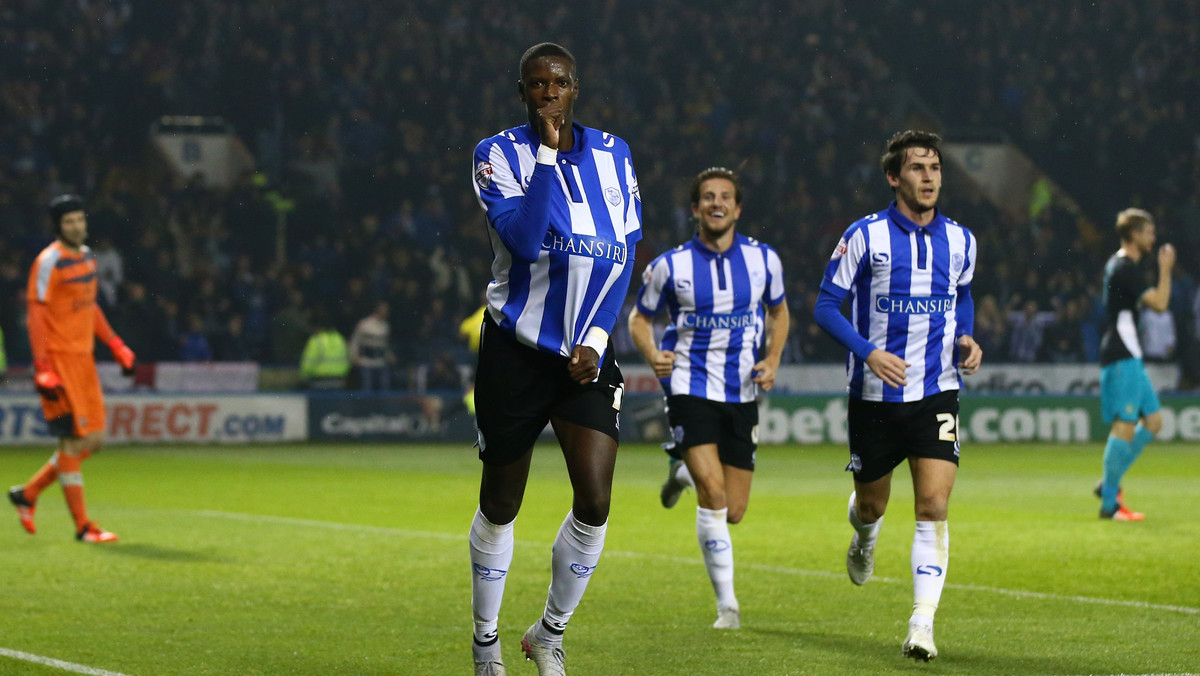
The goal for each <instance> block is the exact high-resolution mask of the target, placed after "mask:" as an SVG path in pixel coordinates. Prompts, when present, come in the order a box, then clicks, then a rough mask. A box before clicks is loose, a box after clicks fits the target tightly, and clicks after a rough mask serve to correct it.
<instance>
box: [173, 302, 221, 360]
mask: <svg viewBox="0 0 1200 676" xmlns="http://www.w3.org/2000/svg"><path fill="white" fill-rule="evenodd" d="M212 358H213V353H212V347H211V346H210V345H209V344H208V334H206V333H205V332H204V318H202V317H201V316H200V315H198V314H196V313H194V312H191V313H188V316H187V330H186V331H184V332H183V335H182V336H180V337H179V361H212Z"/></svg>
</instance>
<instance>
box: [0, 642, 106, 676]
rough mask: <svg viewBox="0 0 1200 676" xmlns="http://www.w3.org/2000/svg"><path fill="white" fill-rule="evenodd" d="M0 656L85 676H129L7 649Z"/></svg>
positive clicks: (3, 649)
mask: <svg viewBox="0 0 1200 676" xmlns="http://www.w3.org/2000/svg"><path fill="white" fill-rule="evenodd" d="M0 656H3V657H11V658H12V659H14V660H22V661H25V662H33V663H34V664H40V665H42V666H46V667H54V668H55V669H62V670H63V671H70V672H72V673H76V674H86V676H129V675H128V674H122V673H121V672H119V671H108V670H107V669H97V668H95V667H89V666H86V665H83V664H75V663H74V662H64V661H63V660H56V659H54V658H53V657H43V656H41V655H34V654H33V653H25V652H21V651H20V650H9V649H8V648H0Z"/></svg>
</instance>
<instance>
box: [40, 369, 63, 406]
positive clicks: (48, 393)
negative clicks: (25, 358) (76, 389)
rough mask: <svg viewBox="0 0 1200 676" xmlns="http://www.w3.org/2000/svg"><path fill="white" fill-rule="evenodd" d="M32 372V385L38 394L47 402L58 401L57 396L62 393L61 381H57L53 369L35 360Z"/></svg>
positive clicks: (57, 378) (56, 375)
mask: <svg viewBox="0 0 1200 676" xmlns="http://www.w3.org/2000/svg"><path fill="white" fill-rule="evenodd" d="M33 371H34V373H33V385H34V387H36V388H37V391H38V394H40V395H42V396H43V397H45V398H46V399H48V400H49V401H58V396H59V394H60V393H61V392H62V391H63V386H62V380H60V379H59V377H58V374H57V373H55V372H54V369H52V368H50V364H49V363H45V362H43V361H42V360H40V359H35V360H34V362H33Z"/></svg>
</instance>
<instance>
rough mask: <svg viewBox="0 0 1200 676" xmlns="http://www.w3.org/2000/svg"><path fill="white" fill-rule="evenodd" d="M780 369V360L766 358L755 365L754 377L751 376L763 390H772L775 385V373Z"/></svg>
mask: <svg viewBox="0 0 1200 676" xmlns="http://www.w3.org/2000/svg"><path fill="white" fill-rule="evenodd" d="M778 371H779V362H774V361H771V360H770V359H764V360H762V361H760V362H758V363H757V364H755V365H754V368H753V372H754V377H753V378H751V380H753V381H754V382H756V383H758V386H759V387H761V388H762V390H763V392H770V391H771V388H772V387H775V374H776V373H777V372H778Z"/></svg>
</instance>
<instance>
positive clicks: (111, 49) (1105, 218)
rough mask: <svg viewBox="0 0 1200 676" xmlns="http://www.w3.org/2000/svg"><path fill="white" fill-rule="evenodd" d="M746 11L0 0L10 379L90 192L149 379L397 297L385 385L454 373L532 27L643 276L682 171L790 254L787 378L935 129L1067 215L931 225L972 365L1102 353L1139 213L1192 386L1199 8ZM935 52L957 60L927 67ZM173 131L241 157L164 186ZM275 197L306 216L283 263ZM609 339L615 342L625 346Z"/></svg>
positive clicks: (265, 0) (1011, 5) (98, 242)
mask: <svg viewBox="0 0 1200 676" xmlns="http://www.w3.org/2000/svg"><path fill="white" fill-rule="evenodd" d="M701 4H703V3H701ZM735 5H736V11H734V8H733V7H732V6H730V5H728V4H727V3H721V4H716V3H714V8H715V7H720V8H724V9H726V10H728V11H721V12H715V11H700V10H701V9H702V8H699V7H698V6H697V5H696V3H694V2H686V1H685V0H664V1H663V2H657V3H634V2H631V1H627V0H606V1H605V2H601V3H596V4H595V5H594V6H592V7H589V8H586V9H585V8H567V7H566V6H564V5H561V4H559V3H548V2H540V1H535V2H528V3H522V4H521V5H519V6H517V5H498V4H495V3H492V4H484V5H476V4H475V3H470V2H467V1H466V0H442V1H440V2H432V1H430V0H418V1H414V2H409V3H378V2H370V1H369V0H338V1H336V2H334V1H333V0H324V1H316V2H307V3H276V2H271V1H269V0H209V1H206V2H194V3H163V2H158V1H157V0H72V1H71V2H67V3H63V2H54V1H51V0H15V1H14V2H11V3H5V6H4V7H3V8H2V9H0V232H3V236H2V237H0V299H2V304H0V328H2V329H3V331H4V336H5V338H6V344H7V348H8V354H9V361H10V363H22V362H28V360H29V355H28V345H27V341H26V338H25V332H24V330H23V326H22V324H23V317H24V307H23V304H24V286H25V282H26V275H27V274H28V270H29V265H30V263H31V261H32V259H33V256H34V255H35V254H36V253H37V251H38V250H40V248H41V247H42V246H44V245H45V243H46V241H47V239H48V237H49V230H48V223H47V219H46V216H45V204H46V203H47V202H48V201H49V199H50V197H51V196H53V195H55V194H59V193H62V192H69V191H71V192H78V193H80V194H82V195H84V196H85V198H86V199H87V200H88V207H89V226H90V231H91V240H90V241H91V243H92V244H93V246H94V249H95V250H96V252H97V257H98V262H99V266H100V269H101V275H102V280H103V281H102V289H101V296H102V302H103V303H104V305H105V310H106V312H107V313H108V315H109V317H110V318H111V320H112V323H113V326H114V328H116V329H117V330H118V331H119V332H120V333H121V334H122V335H123V336H124V338H125V340H126V342H127V343H128V344H129V345H130V346H133V347H134V348H135V349H136V350H137V352H138V355H139V357H140V358H141V359H143V360H147V361H163V360H206V359H216V360H246V359H251V360H259V361H262V362H264V363H271V364H288V365H295V364H296V363H298V361H299V359H300V354H301V351H302V350H303V347H304V344H305V341H306V340H307V338H308V337H309V335H310V334H311V333H312V332H313V328H314V327H313V321H312V318H313V314H314V313H315V312H318V311H319V312H320V313H321V315H322V316H328V317H329V318H330V321H331V322H332V324H333V325H334V326H335V327H336V328H337V329H338V330H339V332H341V333H342V334H343V335H344V336H346V337H349V336H350V335H351V333H352V332H353V330H354V328H355V326H356V325H357V323H358V322H359V321H360V320H361V319H363V318H364V317H366V316H367V315H369V314H370V313H371V312H372V310H373V308H375V307H376V305H377V303H378V302H380V301H386V302H388V304H389V306H390V308H391V312H390V314H389V322H390V328H391V332H390V340H391V344H392V352H393V354H394V355H395V361H396V369H397V378H394V379H393V381H392V382H393V383H394V384H396V385H398V386H400V387H406V386H411V384H412V381H411V380H409V379H408V378H409V374H410V373H411V372H412V371H413V367H415V366H417V365H422V364H425V365H428V364H433V363H438V364H440V365H441V366H442V367H443V368H442V370H443V371H444V370H445V368H444V366H445V364H446V363H447V361H448V360H449V361H458V362H460V363H471V362H473V358H472V357H471V356H470V355H469V353H468V352H467V351H466V348H465V346H462V345H463V344H462V342H461V340H459V339H458V337H457V334H458V325H459V322H460V321H461V320H462V318H463V317H465V316H467V315H469V314H471V313H472V312H473V311H474V310H475V309H476V308H477V307H478V305H479V303H480V300H481V294H482V291H483V288H484V286H485V284H486V282H487V280H489V279H490V278H491V277H490V272H489V270H488V265H489V263H490V261H491V253H490V250H489V248H488V241H487V235H486V231H485V227H486V226H485V221H484V218H483V215H482V213H481V211H480V209H479V206H478V204H477V203H476V198H475V196H474V194H473V191H472V189H471V184H470V180H471V173H470V172H471V168H470V166H469V165H470V155H471V150H472V148H473V147H474V144H475V143H476V142H477V141H478V140H479V139H481V138H483V137H485V136H487V135H489V134H491V133H493V132H494V131H495V130H496V129H502V128H505V127H509V126H516V125H518V124H521V123H522V122H523V120H524V117H523V113H522V110H521V107H520V104H519V103H518V101H517V98H516V86H515V85H516V79H517V72H516V61H517V57H518V56H519V51H520V50H521V49H523V48H524V47H525V46H527V45H529V44H532V43H534V42H536V41H538V40H543V39H550V40H554V41H557V42H561V43H563V44H565V45H566V46H568V47H569V48H571V49H573V50H574V51H575V52H576V55H577V56H578V57H579V59H580V62H581V63H582V64H584V65H585V67H584V69H583V71H582V72H581V73H580V80H581V91H582V96H581V100H580V103H579V107H578V110H579V113H578V115H579V118H580V121H581V122H582V123H584V124H587V125H588V126H593V127H598V128H603V129H606V130H611V131H613V132H614V133H616V134H618V135H620V136H621V137H622V138H624V139H625V140H626V141H628V143H629V145H630V147H631V148H632V149H633V152H634V156H635V160H636V162H637V166H638V168H639V171H640V172H641V174H640V175H639V182H640V186H641V192H642V195H643V200H644V220H645V227H644V231H645V240H644V241H643V243H642V244H641V245H639V247H638V259H639V261H638V263H639V265H638V271H639V272H640V268H641V266H644V265H645V263H646V262H648V261H649V260H650V259H651V258H653V257H654V256H655V255H656V254H657V253H660V252H661V251H663V250H664V249H666V248H667V247H670V246H673V245H674V244H676V243H678V242H680V241H683V240H684V239H686V238H687V236H688V235H689V233H690V232H691V230H692V225H691V224H690V222H689V219H688V214H689V210H688V205H687V203H686V202H687V188H688V184H689V181H690V177H692V176H694V175H695V174H696V173H697V172H698V171H699V170H700V169H703V168H704V167H707V166H711V165H725V166H729V167H732V168H735V169H736V170H738V171H739V173H740V174H741V176H742V179H743V183H744V186H745V190H746V192H747V194H748V195H752V196H753V199H752V200H749V201H748V206H747V208H746V210H745V212H744V213H743V222H742V224H741V225H740V226H739V230H740V231H742V232H745V233H747V234H750V235H752V236H754V235H757V236H761V237H762V238H763V239H764V240H766V241H769V242H771V243H772V244H773V245H774V246H775V248H776V249H777V250H778V251H779V252H780V254H781V256H782V257H783V261H784V267H785V271H786V274H787V284H788V288H787V292H788V295H789V296H790V297H791V299H792V301H791V307H792V317H793V322H794V325H793V328H792V332H791V339H790V342H789V344H788V346H787V349H786V350H785V352H784V360H785V362H791V363H795V362H814V361H817V362H828V361H837V360H840V359H842V358H843V352H842V350H841V349H840V348H838V347H837V346H836V344H835V343H834V342H833V340H832V339H830V338H829V337H828V336H826V335H824V334H823V333H822V331H821V330H820V329H819V327H817V325H816V323H815V322H814V321H813V317H812V309H813V303H814V302H815V299H816V292H817V287H818V284H819V282H820V277H821V270H822V269H823V268H824V264H825V262H826V260H827V259H828V256H829V253H830V252H831V251H832V250H833V248H834V246H835V244H836V242H837V240H838V237H839V236H840V234H841V232H842V231H843V230H844V229H845V227H846V226H847V225H848V224H849V223H851V222H852V221H853V220H855V219H857V218H859V217H861V216H863V215H865V214H867V213H870V212H871V211H873V210H875V209H876V208H877V206H878V204H880V203H881V202H884V201H886V199H887V198H888V194H887V192H886V186H885V185H884V183H883V182H882V181H881V180H879V178H878V172H879V167H878V164H877V163H878V157H879V154H880V152H881V150H882V144H883V141H884V140H885V139H886V138H888V137H889V136H890V135H891V134H892V133H893V132H895V131H897V130H898V129H900V128H903V127H905V126H910V125H913V124H932V125H934V126H936V127H937V128H938V129H939V130H940V131H942V132H943V133H944V135H945V136H947V138H949V139H950V140H953V139H954V138H955V137H956V134H959V135H961V136H963V137H966V136H968V135H972V134H979V133H984V132H986V133H989V134H996V135H1000V136H1002V137H1004V138H1008V139H1010V140H1012V141H1013V142H1014V143H1016V144H1017V145H1018V146H1019V147H1020V148H1021V149H1022V150H1023V151H1024V152H1026V153H1027V154H1028V155H1029V156H1030V157H1032V158H1033V159H1034V160H1035V161H1036V162H1037V163H1038V164H1039V166H1041V168H1042V169H1044V170H1045V171H1047V173H1048V174H1049V175H1050V176H1051V177H1052V178H1053V180H1054V181H1055V182H1056V183H1057V184H1058V185H1061V186H1063V187H1064V189H1065V190H1066V191H1067V192H1068V193H1069V194H1071V195H1073V196H1074V197H1075V199H1076V201H1077V202H1078V203H1079V204H1080V205H1081V206H1082V208H1083V213H1072V212H1070V211H1069V210H1068V209H1066V208H1065V207H1063V206H1062V205H1058V204H1051V205H1050V206H1049V207H1047V208H1045V209H1041V210H1039V211H1037V212H1036V214H1035V215H1033V216H1030V217H1028V218H1015V217H1013V216H1012V215H1011V214H1012V213H1013V212H1012V211H1010V210H1002V209H998V208H996V207H995V206H994V205H991V204H989V203H987V202H986V200H984V199H983V198H982V196H981V195H980V194H979V192H978V191H975V190H970V189H969V187H968V186H966V185H964V184H962V183H955V182H954V181H948V182H947V185H946V187H945V189H944V193H943V194H944V199H943V208H944V210H945V212H946V213H947V214H948V215H949V216H951V217H952V218H955V219H956V220H958V221H960V222H962V223H963V224H965V225H967V226H968V227H970V228H971V229H972V230H973V231H974V232H975V234H976V235H977V236H978V238H979V241H980V252H981V255H980V260H979V265H980V269H981V270H984V271H986V272H985V273H984V274H982V275H981V276H980V277H978V278H977V279H976V282H975V290H974V296H975V298H976V299H977V307H978V310H977V315H978V316H977V320H976V321H977V333H976V338H977V340H978V342H979V343H980V344H981V345H982V346H983V347H984V350H985V351H986V353H987V355H988V358H989V360H991V361H1020V362H1053V361H1065V362H1075V361H1084V360H1087V361H1095V360H1096V355H1097V349H1098V343H1099V335H1100V331H1101V326H1100V324H1101V322H1102V317H1103V312H1102V309H1101V306H1100V293H1099V287H1100V275H1101V267H1102V265H1103V261H1104V259H1105V258H1106V257H1107V255H1108V254H1109V253H1111V251H1113V250H1115V249H1116V247H1117V240H1116V237H1115V234H1114V233H1113V232H1112V229H1111V222H1112V220H1113V217H1114V215H1115V213H1116V211H1117V210H1118V209H1119V208H1122V207H1125V206H1131V205H1134V206H1144V207H1145V208H1148V209H1150V210H1151V211H1152V213H1154V214H1155V215H1156V217H1157V218H1158V223H1159V230H1160V240H1161V241H1171V242H1173V243H1175V244H1176V246H1177V247H1178V248H1179V252H1180V262H1181V264H1180V266H1179V267H1178V268H1177V270H1178V271H1179V274H1178V279H1177V282H1176V292H1175V293H1174V294H1173V295H1172V307H1171V313H1170V316H1169V317H1167V318H1162V317H1148V318H1147V324H1148V325H1153V326H1156V327H1167V326H1169V327H1171V329H1169V330H1170V331H1174V333H1175V340H1174V341H1164V343H1166V347H1163V348H1162V349H1161V351H1160V352H1159V353H1158V354H1157V355H1155V356H1156V358H1161V359H1165V360H1176V359H1178V360H1180V361H1181V363H1182V364H1183V366H1184V377H1185V382H1184V383H1182V385H1184V386H1195V385H1196V384H1197V383H1200V369H1198V368H1197V367H1196V366H1195V364H1196V362H1197V360H1198V357H1197V354H1196V353H1197V340H1196V336H1197V334H1198V331H1197V328H1196V323H1197V320H1198V319H1200V312H1197V311H1196V308H1195V304H1196V303H1197V302H1200V297H1198V296H1197V293H1196V290H1195V284H1194V282H1193V278H1192V276H1191V275H1190V274H1189V270H1194V269H1196V263H1197V262H1198V259H1197V254H1198V252H1200V245H1198V244H1200V243H1198V242H1197V241H1196V237H1198V236H1200V235H1198V234H1197V233H1200V135H1198V134H1197V132H1196V131H1195V128H1194V126H1189V125H1188V124H1186V122H1187V121H1188V120H1189V119H1195V118H1196V116H1197V114H1200V110H1197V109H1196V108H1197V105H1198V104H1197V101H1196V99H1195V97H1193V96H1190V95H1188V94H1187V92H1195V91H1200V62H1198V60H1200V49H1197V43H1200V29H1198V28H1197V26H1196V24H1195V22H1194V21H1182V20H1173V19H1172V17H1175V19H1178V18H1179V17H1181V16H1185V15H1186V16H1189V17H1194V16H1196V15H1197V14H1198V13H1200V7H1198V5H1200V1H1198V0H1187V1H1185V2H1180V3H1168V2H1166V1H1165V0H1151V1H1148V2H1136V1H1134V0H1120V1H1118V2H1115V3H1106V4H1105V5H1104V6H1103V7H1096V6H1093V5H1091V4H1089V3H1082V2H1068V3H1050V4H1048V5H1044V6H1032V5H1029V4H1028V3H1022V2H1018V1H1017V0H1001V1H999V2H994V3H988V4H986V5H977V4H975V3H945V2H928V3H900V2H886V3H879V5H878V6H875V5H873V6H872V7H871V8H870V10H869V11H868V10H867V9H866V8H857V7H847V6H844V3H837V2H832V1H820V2H807V3H791V5H778V4H776V3H735ZM683 12H688V13H689V20H688V21H687V22H680V21H677V20H676V19H675V17H676V16H677V15H679V14H681V13H683ZM946 49H954V50H956V51H957V52H958V56H957V57H956V58H942V57H939V56H937V54H939V53H944V52H942V51H937V52H935V51H934V50H946ZM498 82H499V83H503V82H510V83H511V85H512V86H503V85H498V84H496V83H498ZM167 114H189V115H212V116H221V117H223V118H224V119H225V120H227V121H228V122H230V123H231V124H232V125H233V127H234V128H235V129H236V130H237V132H238V134H239V136H240V137H241V138H242V140H243V141H244V142H245V144H246V145H247V147H248V148H249V149H250V150H251V152H252V153H253V155H254V157H255V159H256V162H257V168H256V170H255V171H254V172H249V173H247V174H245V175H244V176H242V177H240V178H239V180H238V181H237V182H236V184H235V185H233V186H232V187H230V188H228V189H219V188H216V187H213V186H208V185H205V184H204V182H203V181H202V180H200V179H199V178H198V177H187V176H175V175H172V174H171V173H170V172H169V171H166V170H165V169H164V165H163V164H162V163H161V162H159V161H156V160H155V158H154V157H153V152H152V151H151V149H150V145H149V143H148V130H149V128H150V126H151V124H152V123H153V122H154V121H155V120H157V119H158V118H160V117H161V116H163V115H167ZM274 195H284V196H286V197H287V198H289V199H291V200H293V201H294V202H295V204H296V208H295V209H294V211H292V212H291V213H290V214H289V215H288V220H287V238H286V250H285V251H283V252H279V251H277V250H276V246H277V242H276V232H275V223H276V218H277V214H276V212H275V210H274V208H273V206H272V204H273V202H272V198H273V196H274ZM1018 211H1020V210H1018ZM1025 211H1028V210H1025ZM1031 213H1032V212H1031ZM1097 233H1098V234H1097ZM281 253H282V255H280V254H281ZM634 286H635V287H636V285H634ZM620 324H622V323H619V325H620ZM1164 332H1168V329H1166V328H1160V329H1156V335H1161V334H1162V333H1164ZM618 333H619V334H620V332H618ZM615 339H616V340H617V345H618V349H619V350H620V351H622V352H625V353H628V354H630V355H632V354H634V350H633V347H632V344H631V343H630V341H629V340H628V337H627V336H626V335H617V336H615ZM456 346H462V347H456Z"/></svg>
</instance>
